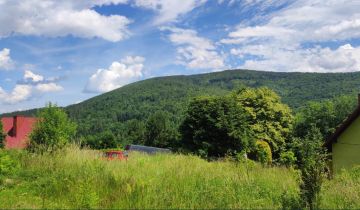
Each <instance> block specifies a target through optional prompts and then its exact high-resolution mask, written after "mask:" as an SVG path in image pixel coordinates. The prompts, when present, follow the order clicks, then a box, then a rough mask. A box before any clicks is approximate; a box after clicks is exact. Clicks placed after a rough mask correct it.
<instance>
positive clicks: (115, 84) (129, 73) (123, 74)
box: [84, 56, 145, 93]
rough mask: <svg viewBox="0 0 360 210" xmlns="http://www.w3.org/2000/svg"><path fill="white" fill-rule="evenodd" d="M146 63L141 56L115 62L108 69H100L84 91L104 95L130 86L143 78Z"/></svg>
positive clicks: (90, 79)
mask: <svg viewBox="0 0 360 210" xmlns="http://www.w3.org/2000/svg"><path fill="white" fill-rule="evenodd" d="M144 61H145V58H143V57H140V56H127V57H125V58H124V59H122V60H121V61H120V62H118V61H115V62H113V63H112V64H111V65H110V66H109V68H108V69H98V70H97V71H96V72H95V73H94V74H93V75H91V77H90V78H89V81H88V83H87V84H86V86H85V89H84V91H85V92H92V93H102V92H108V91H111V90H114V89H116V88H119V87H121V86H124V85H126V84H129V83H130V82H133V81H135V80H137V79H139V78H140V77H142V75H143V69H144V65H143V62H144Z"/></svg>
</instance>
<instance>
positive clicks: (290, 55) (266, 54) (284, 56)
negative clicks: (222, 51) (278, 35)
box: [231, 44, 360, 72]
mask: <svg viewBox="0 0 360 210" xmlns="http://www.w3.org/2000/svg"><path fill="white" fill-rule="evenodd" d="M231 53H232V54H233V55H237V56H239V57H241V58H244V57H245V56H246V55H253V56H258V59H248V60H246V61H245V63H244V64H243V65H242V66H240V68H245V69H254V70H265V71H298V72H353V71H358V70H359V69H360V59H359V58H360V47H357V48H354V47H352V46H351V45H350V44H346V45H343V46H340V47H339V48H337V49H334V50H332V49H330V48H321V47H319V46H317V47H314V48H309V49H295V50H289V49H279V48H276V47H272V46H271V45H251V46H245V47H243V48H238V49H232V50H231Z"/></svg>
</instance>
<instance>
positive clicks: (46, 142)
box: [29, 103, 76, 153]
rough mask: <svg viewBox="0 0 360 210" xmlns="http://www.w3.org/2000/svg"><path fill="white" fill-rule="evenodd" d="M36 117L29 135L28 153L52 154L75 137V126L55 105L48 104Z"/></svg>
mask: <svg viewBox="0 0 360 210" xmlns="http://www.w3.org/2000/svg"><path fill="white" fill-rule="evenodd" d="M37 117H38V121H37V123H36V124H35V128H34V130H33V131H32V133H31V134H30V146H29V150H30V151H35V152H40V153H43V152H53V151H55V150H57V149H60V148H63V147H64V146H65V145H66V144H67V143H68V142H69V139H70V138H71V137H73V136H74V135H75V132H76V124H75V123H73V122H71V121H70V120H69V119H68V116H67V114H66V113H65V112H64V111H63V110H62V109H61V108H59V107H57V106H56V105H53V104H51V103H49V104H48V105H47V106H46V108H44V109H42V110H41V111H40V112H39V113H38V116H37Z"/></svg>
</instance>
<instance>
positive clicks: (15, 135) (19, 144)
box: [1, 116, 36, 149]
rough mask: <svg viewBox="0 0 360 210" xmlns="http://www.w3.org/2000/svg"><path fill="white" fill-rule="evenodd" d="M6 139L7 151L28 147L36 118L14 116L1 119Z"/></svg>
mask: <svg viewBox="0 0 360 210" xmlns="http://www.w3.org/2000/svg"><path fill="white" fill-rule="evenodd" d="M1 122H2V124H3V129H4V133H5V134H6V137H5V142H4V143H5V148H7V149H23V148H25V147H27V145H28V142H29V134H30V133H31V131H32V129H33V127H34V124H35V122H36V118H34V117H24V116H14V117H3V118H1Z"/></svg>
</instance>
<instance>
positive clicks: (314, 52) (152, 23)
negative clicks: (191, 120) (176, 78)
mask: <svg viewBox="0 0 360 210" xmlns="http://www.w3.org/2000/svg"><path fill="white" fill-rule="evenodd" d="M0 11H1V13H0V113H3V112H9V111H16V110H25V109H30V108H35V107H42V106H44V105H45V103H46V102H49V101H52V102H55V103H57V104H58V105H60V106H66V105H70V104H74V103H78V102H80V101H83V100H86V99H88V98H91V97H93V96H96V95H98V94H101V93H104V92H107V91H110V90H113V89H115V88H119V87H121V86H124V85H126V84H129V83H131V82H134V81H138V80H143V79H147V78H151V77H156V76H165V75H178V74H196V73H204V72H212V71H219V70H225V69H237V68H241V69H252V70H264V71H282V72H294V71H297V72H299V71H300V72H353V71H358V70H360V1H356V0H354V1H351V0H348V1H340V0H327V1H322V0H302V1H296V0H276V1H275V0H266V1H263V0H181V1H180V0H179V1H178V0H76V1H72V0H63V1H57V0H41V1H40V0H0Z"/></svg>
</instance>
